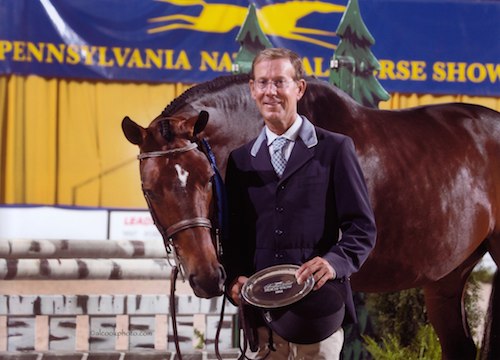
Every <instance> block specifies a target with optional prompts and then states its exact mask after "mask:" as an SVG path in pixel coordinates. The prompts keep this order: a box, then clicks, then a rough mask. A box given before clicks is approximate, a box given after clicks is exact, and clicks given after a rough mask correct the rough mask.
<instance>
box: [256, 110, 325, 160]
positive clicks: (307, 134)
mask: <svg viewBox="0 0 500 360" xmlns="http://www.w3.org/2000/svg"><path fill="white" fill-rule="evenodd" d="M301 119H302V126H301V127H300V128H299V131H298V134H297V135H298V136H300V138H301V139H302V141H303V142H304V144H305V145H306V146H307V147H308V148H311V147H313V146H316V145H317V144H318V138H317V136H316V130H315V129H314V125H313V124H312V123H311V122H310V121H309V120H307V118H306V117H304V116H301ZM265 129H266V127H264V128H263V129H262V130H261V132H260V134H259V136H257V138H256V139H255V142H254V144H253V146H252V149H251V150H250V153H251V155H252V156H257V152H258V151H259V148H260V146H261V145H262V143H263V142H267V140H266V130H265ZM275 136H276V135H275ZM266 145H267V144H266Z"/></svg>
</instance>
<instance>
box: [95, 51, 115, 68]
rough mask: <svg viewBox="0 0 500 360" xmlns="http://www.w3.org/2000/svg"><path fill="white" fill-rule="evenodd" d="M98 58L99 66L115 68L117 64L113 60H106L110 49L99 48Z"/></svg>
mask: <svg viewBox="0 0 500 360" xmlns="http://www.w3.org/2000/svg"><path fill="white" fill-rule="evenodd" d="M97 52H98V56H97V59H98V61H97V65H99V66H114V65H115V62H114V61H113V60H108V59H107V58H106V54H107V52H108V49H107V48H106V47H105V46H99V47H98V48H97Z"/></svg>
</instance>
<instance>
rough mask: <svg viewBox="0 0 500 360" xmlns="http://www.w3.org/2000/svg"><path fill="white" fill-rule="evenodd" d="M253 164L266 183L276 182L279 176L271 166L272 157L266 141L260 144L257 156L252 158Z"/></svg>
mask: <svg viewBox="0 0 500 360" xmlns="http://www.w3.org/2000/svg"><path fill="white" fill-rule="evenodd" d="M251 162H252V167H253V168H254V169H255V171H256V172H257V173H258V174H259V175H260V176H261V178H262V179H263V180H264V182H266V183H267V182H269V181H276V178H277V175H276V172H275V171H274V168H273V165H272V164H271V155H269V149H268V148H267V144H266V142H265V141H263V142H262V143H261V144H260V147H259V149H258V150H257V152H256V153H255V156H252V157H251Z"/></svg>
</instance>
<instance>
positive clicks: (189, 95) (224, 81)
mask: <svg viewBox="0 0 500 360" xmlns="http://www.w3.org/2000/svg"><path fill="white" fill-rule="evenodd" d="M249 79H250V76H249V75H248V74H237V75H224V76H219V77H217V78H215V79H213V80H211V81H206V82H203V83H201V84H198V85H195V86H193V87H192V88H189V89H188V90H186V91H185V92H183V93H182V94H181V95H179V96H178V97H177V98H175V99H174V100H173V101H172V102H171V103H170V104H168V105H167V106H166V107H165V109H164V110H163V111H162V113H161V116H162V117H168V116H172V115H173V114H175V113H176V112H178V111H179V110H180V109H182V108H183V107H184V106H185V105H189V103H190V101H191V100H192V99H199V98H200V97H203V96H206V95H209V94H211V93H213V92H217V91H221V90H224V89H225V88H227V87H229V86H232V85H235V84H242V83H247V82H248V81H249Z"/></svg>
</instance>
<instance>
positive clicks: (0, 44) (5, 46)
mask: <svg viewBox="0 0 500 360" xmlns="http://www.w3.org/2000/svg"><path fill="white" fill-rule="evenodd" d="M11 51H12V43H11V42H10V41H7V40H1V41H0V60H5V53H9V52H11Z"/></svg>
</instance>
